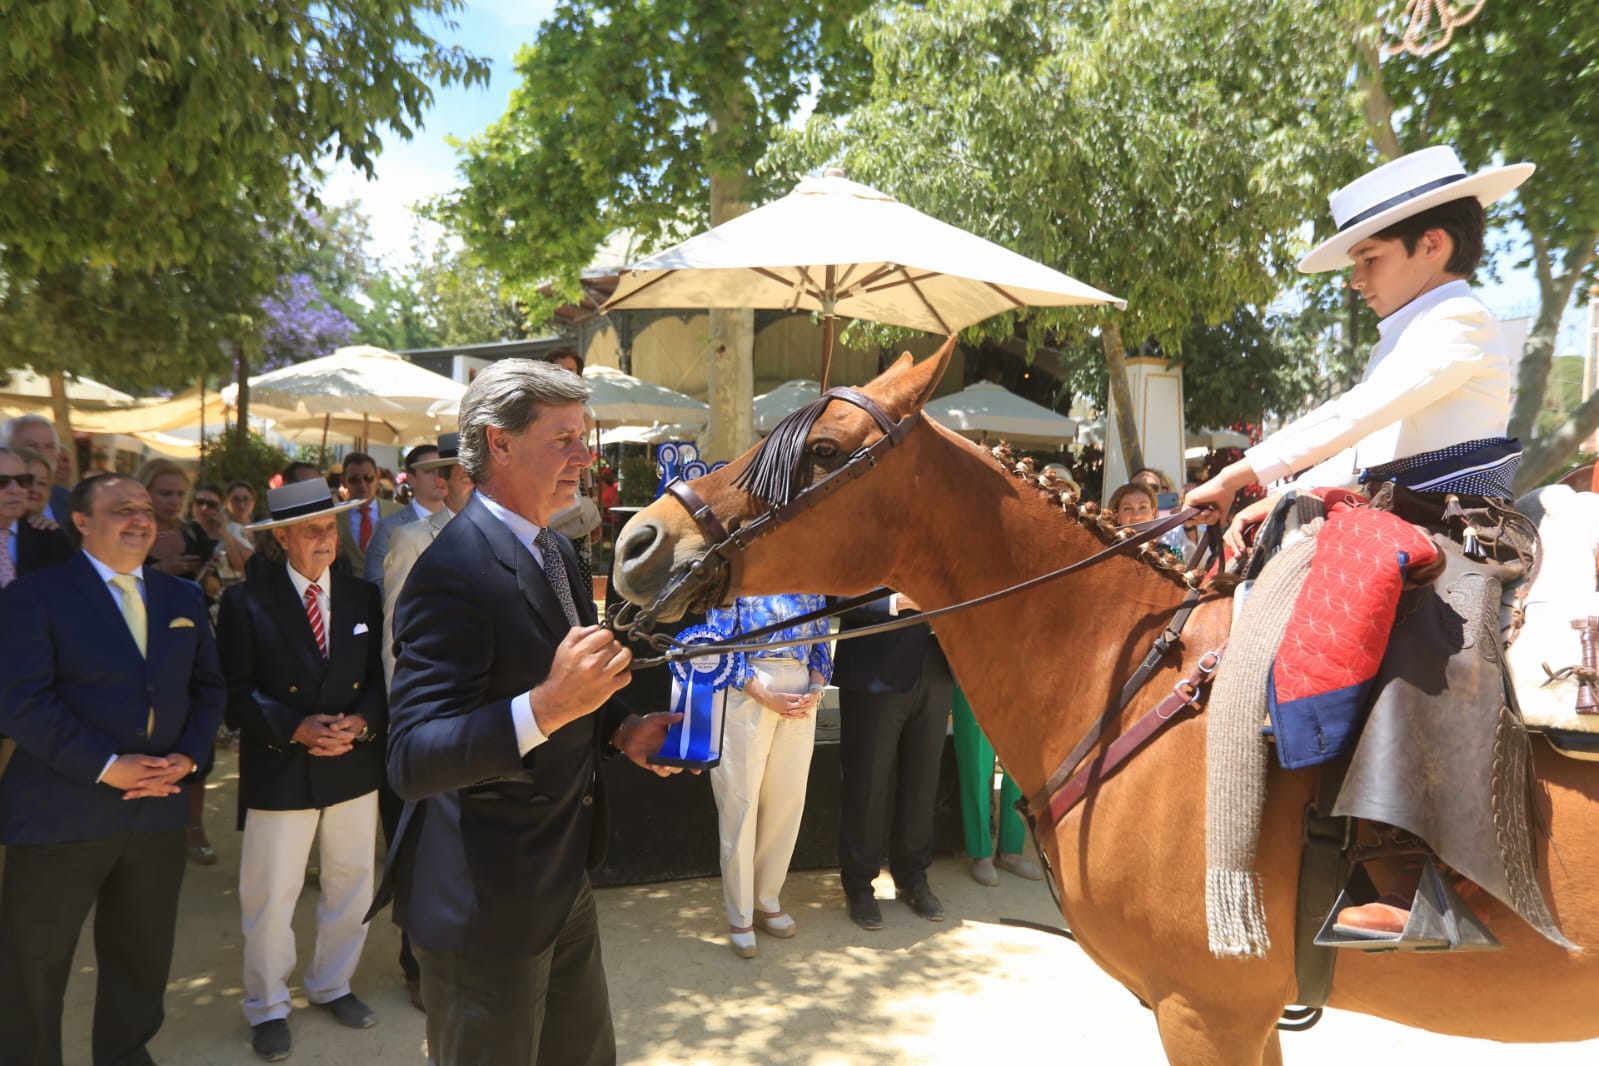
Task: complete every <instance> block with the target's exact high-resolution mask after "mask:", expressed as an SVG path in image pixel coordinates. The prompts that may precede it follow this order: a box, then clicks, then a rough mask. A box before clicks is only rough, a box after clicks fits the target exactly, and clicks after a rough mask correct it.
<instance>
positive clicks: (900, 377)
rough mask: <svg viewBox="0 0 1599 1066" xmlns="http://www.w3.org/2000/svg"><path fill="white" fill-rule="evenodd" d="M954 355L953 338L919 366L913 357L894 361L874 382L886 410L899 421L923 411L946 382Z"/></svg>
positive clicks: (901, 356) (906, 353)
mask: <svg viewBox="0 0 1599 1066" xmlns="http://www.w3.org/2000/svg"><path fill="white" fill-rule="evenodd" d="M954 354H955V338H954V337H950V338H949V339H948V340H946V341H945V342H944V344H943V346H942V347H940V348H939V349H938V351H936V352H934V353H933V355H932V356H931V357H930V358H927V359H923V360H922V361H921V362H920V363H915V362H913V360H912V357H911V353H909V352H904V353H902V354H901V355H900V357H899V358H898V359H896V360H894V365H893V366H891V367H889V368H888V369H887V370H885V371H884V372H883V373H882V375H881V376H880V377H879V378H878V379H877V380H876V381H875V382H873V384H874V385H878V386H880V387H881V388H882V390H883V399H884V400H885V401H887V402H886V403H885V405H884V406H885V407H887V408H888V409H890V410H892V411H893V413H894V416H895V417H896V418H904V417H905V416H906V415H908V414H911V413H913V412H916V411H920V410H921V409H922V405H923V404H925V403H926V402H927V401H928V400H931V399H932V398H933V390H935V389H937V388H938V383H939V382H940V381H942V380H943V378H944V371H946V370H948V369H949V361H950V358H951V357H952V356H953V355H954Z"/></svg>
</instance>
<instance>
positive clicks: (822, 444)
mask: <svg viewBox="0 0 1599 1066" xmlns="http://www.w3.org/2000/svg"><path fill="white" fill-rule="evenodd" d="M811 454H812V455H813V456H815V457H816V458H818V459H821V460H824V461H825V460H828V459H837V458H838V445H836V444H834V443H833V442H832V441H830V440H819V441H817V442H816V443H815V444H813V445H811Z"/></svg>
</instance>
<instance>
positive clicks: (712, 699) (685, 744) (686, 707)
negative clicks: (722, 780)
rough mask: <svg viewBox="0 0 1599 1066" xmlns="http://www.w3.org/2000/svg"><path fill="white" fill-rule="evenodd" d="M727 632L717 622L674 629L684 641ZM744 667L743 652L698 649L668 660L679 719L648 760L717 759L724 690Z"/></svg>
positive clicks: (702, 762)
mask: <svg viewBox="0 0 1599 1066" xmlns="http://www.w3.org/2000/svg"><path fill="white" fill-rule="evenodd" d="M728 638H729V634H727V633H724V632H723V631H722V630H720V629H718V628H717V627H716V626H712V625H703V626H692V627H690V628H688V629H685V630H683V632H681V633H679V634H677V639H678V640H679V641H681V642H682V643H684V644H686V645H690V646H692V645H695V644H704V645H711V644H724V643H726V642H727V640H728ZM743 670H744V654H743V653H742V652H732V653H730V654H727V655H702V656H699V657H697V658H691V659H682V660H677V661H674V662H673V663H671V671H672V707H671V709H672V710H673V711H675V712H679V713H681V714H682V715H683V720H682V721H681V722H678V723H677V724H675V725H673V726H672V728H671V729H669V730H668V731H667V733H666V742H665V743H663V744H662V745H661V750H660V752H659V753H658V754H657V755H655V756H652V757H651V759H650V761H651V762H658V763H664V764H666V765H669V766H688V767H693V768H696V769H708V768H709V767H712V766H715V765H716V764H717V763H718V762H720V761H721V759H722V715H723V711H724V709H725V707H726V705H727V697H726V694H725V690H726V689H727V688H728V687H729V686H730V685H732V683H733V679H734V678H735V677H737V676H738V675H739V674H741V673H742V672H743Z"/></svg>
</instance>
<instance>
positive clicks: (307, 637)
mask: <svg viewBox="0 0 1599 1066" xmlns="http://www.w3.org/2000/svg"><path fill="white" fill-rule="evenodd" d="M267 503H268V506H269V507H270V508H271V510H272V517H271V519H269V520H267V521H264V522H257V523H256V524H255V525H253V526H249V527H248V528H249V529H250V530H251V531H252V532H256V531H261V530H267V529H270V530H271V531H272V535H273V537H274V538H275V539H276V540H277V541H278V543H279V544H280V545H281V546H282V548H283V551H284V554H285V555H286V556H288V561H287V562H286V563H279V564H277V565H276V566H273V567H272V568H270V569H269V570H266V571H265V572H262V573H258V574H256V575H255V576H253V577H250V578H248V579H246V580H245V581H244V583H243V584H240V585H235V586H234V587H233V588H231V589H229V590H228V592H227V595H225V596H223V598H222V609H221V612H220V614H219V616H218V618H217V640H218V644H219V647H220V653H221V658H222V668H223V672H224V674H225V676H226V677H227V683H228V724H229V725H232V726H235V727H236V728H237V729H238V730H239V827H240V828H241V829H243V830H244V846H243V849H242V853H241V856H240V860H239V906H240V909H241V911H242V914H243V925H244V1016H245V1019H246V1020H247V1021H248V1022H249V1023H250V1028H251V1034H250V1043H251V1046H252V1047H253V1048H254V1049H255V1053H256V1054H257V1055H259V1056H260V1057H261V1058H263V1059H265V1060H267V1061H268V1062H278V1061H280V1060H282V1059H285V1058H287V1057H288V1055H289V1049H290V1045H291V1038H290V1034H289V1022H288V1018H289V985H288V981H289V976H290V974H291V973H292V972H293V970H294V965H295V949H294V930H293V928H292V926H291V923H292V922H293V919H294V908H295V904H297V903H298V902H299V900H300V893H301V891H302V890H303V889H304V887H305V864H306V861H307V860H308V859H309V858H310V856H311V845H312V843H313V842H316V843H317V844H318V847H319V851H318V856H319V861H320V864H321V870H322V873H321V878H320V881H319V897H318V900H317V923H316V942H315V943H316V947H315V950H314V951H313V952H312V953H311V958H310V961H309V962H308V963H307V964H306V968H305V974H304V977H303V978H302V980H303V983H304V985H305V994H306V998H307V999H309V1000H310V1001H311V1002H312V1003H313V1004H315V1005H316V1006H319V1007H324V1008H326V1009H327V1010H328V1012H329V1013H331V1014H332V1015H333V1017H334V1018H336V1019H337V1020H338V1021H339V1022H340V1023H341V1024H343V1025H346V1026H349V1027H350V1028H353V1029H366V1028H369V1027H370V1026H372V1025H374V1024H376V1022H377V1015H376V1014H375V1013H374V1012H373V1011H372V1010H371V1008H369V1007H368V1006H367V1005H366V1004H365V1003H363V1002H362V1001H361V1000H360V999H359V998H358V997H357V996H356V995H355V993H354V992H353V991H351V989H350V981H351V978H352V977H353V976H354V974H355V968H356V965H357V963H359V962H360V960H361V949H362V948H363V947H364V946H365V944H366V930H367V927H366V923H365V921H364V916H365V914H366V910H367V908H368V907H370V906H371V905H372V896H373V889H374V886H375V885H376V881H377V878H376V868H375V867H376V864H375V860H374V853H375V851H376V847H377V829H378V790H379V789H380V788H381V787H382V785H383V762H384V751H383V741H384V736H385V726H386V725H387V722H388V701H387V699H386V697H385V695H384V688H383V660H382V657H381V655H380V654H379V648H378V645H379V643H380V642H381V641H382V633H383V606H382V603H381V602H380V601H379V599H378V590H377V589H376V588H374V587H373V586H372V585H371V584H370V583H369V582H366V581H362V580H361V579H360V578H355V577H350V576H349V575H346V574H334V573H333V569H332V567H333V560H334V557H335V555H336V554H337V552H338V547H339V531H338V526H337V523H338V517H337V516H338V514H339V512H340V511H341V510H345V509H349V508H352V507H355V506H356V504H355V503H353V502H352V503H345V504H335V503H334V502H333V499H332V497H330V496H329V495H328V493H327V490H326V488H325V487H324V486H322V485H319V484H317V483H316V482H314V481H302V482H298V483H295V484H292V485H284V486H282V487H281V488H276V489H273V490H272V491H271V492H270V493H268V495H267Z"/></svg>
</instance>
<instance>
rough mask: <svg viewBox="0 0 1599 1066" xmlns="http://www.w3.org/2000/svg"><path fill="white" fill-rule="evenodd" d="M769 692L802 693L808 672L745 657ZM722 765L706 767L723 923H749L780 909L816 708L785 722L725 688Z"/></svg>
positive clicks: (795, 836) (808, 764)
mask: <svg viewBox="0 0 1599 1066" xmlns="http://www.w3.org/2000/svg"><path fill="white" fill-rule="evenodd" d="M750 665H751V666H752V667H754V669H755V671H756V673H758V674H760V676H761V680H762V681H763V682H764V683H765V685H766V688H767V690H768V691H770V692H788V693H802V692H804V691H805V689H806V687H807V686H808V685H809V684H810V669H809V668H808V667H806V665H805V664H804V663H802V662H797V661H794V660H792V659H752V660H750ZM724 721H725V723H726V727H725V730H724V732H723V735H722V761H721V762H720V763H718V764H717V765H716V766H713V767H712V768H711V791H712V793H713V794H714V795H715V796H716V821H717V830H718V833H719V835H720V837H721V844H722V848H721V855H722V895H723V898H724V899H725V900H726V902H727V923H728V925H731V926H734V927H736V928H739V929H744V928H747V927H748V926H750V925H752V924H753V923H754V920H755V907H756V906H759V907H760V908H761V910H763V911H766V912H767V913H772V912H774V911H778V910H781V909H782V904H781V903H780V902H779V901H778V895H779V893H781V892H782V890H783V881H784V880H785V879H786V878H787V877H788V863H789V860H790V859H792V858H793V857H794V843H795V841H797V840H798V839H799V829H800V816H801V815H802V814H804V813H805V784H806V781H807V780H808V779H809V776H810V770H811V752H812V751H813V750H814V748H815V745H816V711H815V710H812V711H811V713H810V714H809V715H808V716H806V717H804V718H784V717H783V716H782V715H780V714H778V713H777V712H776V711H769V710H767V709H766V708H765V707H762V706H761V705H760V704H759V703H756V702H755V701H754V700H752V699H750V698H749V697H748V696H746V695H744V693H743V692H741V691H739V690H738V689H728V690H727V713H726V717H725V719H724Z"/></svg>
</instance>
